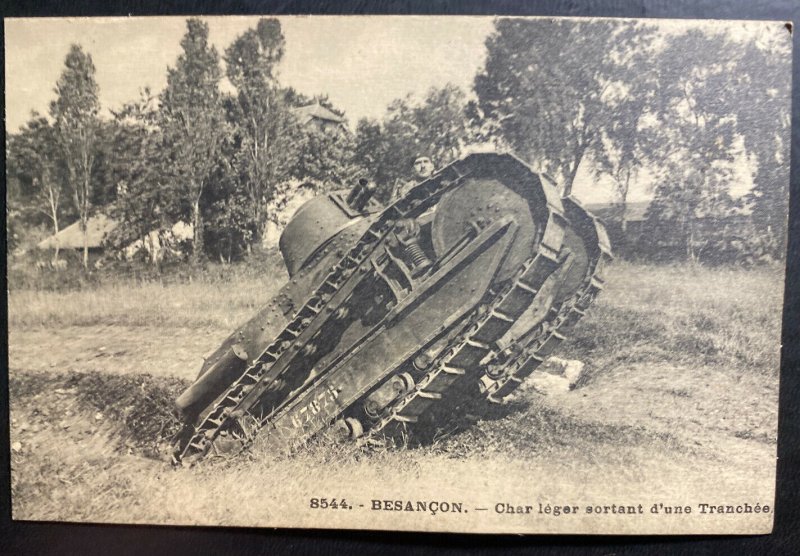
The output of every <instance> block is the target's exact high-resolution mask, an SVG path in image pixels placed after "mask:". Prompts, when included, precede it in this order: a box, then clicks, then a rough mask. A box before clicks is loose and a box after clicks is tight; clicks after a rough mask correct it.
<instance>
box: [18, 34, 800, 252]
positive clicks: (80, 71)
mask: <svg viewBox="0 0 800 556" xmlns="http://www.w3.org/2000/svg"><path fill="white" fill-rule="evenodd" d="M773 31H774V29H773ZM789 45H790V41H789V40H788V38H787V37H780V36H774V35H770V34H767V33H763V34H761V35H758V36H755V35H754V36H747V37H745V38H741V37H736V36H733V35H732V34H731V33H728V32H725V31H723V30H719V31H714V30H713V29H711V28H710V27H706V28H703V29H702V30H700V29H699V28H690V29H688V30H685V31H682V32H667V33H665V32H662V31H661V30H660V29H659V28H658V27H657V26H654V25H652V24H649V23H646V22H634V21H602V20H584V21H581V20H544V19H533V20H526V19H498V20H496V22H495V29H494V31H493V32H492V33H491V34H490V36H489V37H488V38H487V40H486V61H485V64H484V67H483V68H482V69H481V70H480V71H479V72H478V74H477V75H476V76H475V78H474V82H473V87H472V90H471V91H463V90H461V89H459V88H458V87H455V86H452V85H447V86H444V87H440V88H434V89H431V90H430V91H428V92H426V93H425V94H424V95H422V96H421V97H418V96H413V95H408V96H406V97H401V98H398V99H396V100H395V101H393V102H392V103H390V105H389V106H388V107H387V110H386V113H385V115H384V116H383V118H382V119H380V120H374V119H363V120H361V121H359V122H358V123H357V125H356V127H355V130H354V131H352V132H351V131H349V130H348V129H347V127H346V126H345V125H333V126H329V127H328V128H327V129H319V128H317V127H315V126H308V125H301V122H300V121H299V120H298V118H297V117H296V114H297V112H296V110H297V109H298V108H299V107H303V106H308V105H311V104H314V103H316V104H318V105H319V106H320V107H323V108H325V109H326V110H329V111H330V112H331V113H332V114H335V115H338V116H339V117H341V118H342V119H343V118H344V114H343V112H342V111H341V110H339V109H337V107H335V106H334V105H333V104H332V103H331V102H330V100H329V99H328V98H327V97H325V96H317V97H313V98H311V97H307V96H305V95H303V94H302V93H300V92H298V91H295V90H293V89H291V88H289V87H285V86H283V85H282V84H281V83H280V82H279V79H278V75H277V67H278V65H279V64H280V62H281V60H282V59H283V56H284V54H285V50H286V41H285V38H284V35H283V32H282V29H281V25H280V22H279V21H278V20H277V19H273V18H262V19H261V20H259V21H258V23H257V24H256V25H255V27H253V28H251V29H248V30H247V31H245V32H244V33H242V34H241V35H239V36H238V37H236V38H235V40H234V41H233V42H232V43H231V44H230V45H229V46H228V47H227V48H226V49H225V51H224V52H223V53H222V55H220V54H219V53H218V52H217V50H216V49H215V47H214V46H212V45H211V44H210V43H209V30H208V25H207V24H206V23H204V22H203V21H201V20H199V19H196V18H190V19H188V20H187V22H186V31H185V34H184V36H183V38H182V40H181V54H180V56H179V57H178V59H177V60H176V62H175V65H174V66H172V67H170V68H168V70H167V85H166V87H165V88H164V90H163V91H161V92H160V93H158V94H153V93H152V92H151V91H150V90H148V89H144V90H143V91H142V92H141V96H140V98H139V99H137V100H135V101H133V102H130V103H128V104H126V105H125V106H123V107H122V108H121V109H120V110H118V111H116V112H114V113H113V114H112V117H111V118H101V117H100V115H99V114H100V103H99V100H98V92H99V91H98V87H97V83H96V81H95V68H94V65H93V63H92V58H91V55H90V53H88V52H85V51H84V50H83V48H82V47H80V46H79V45H73V46H72V47H71V49H70V51H69V53H68V54H67V56H66V59H65V63H64V68H63V71H62V74H61V76H60V78H59V79H58V81H57V83H56V87H55V92H56V100H55V101H53V102H52V103H51V105H50V109H49V118H48V117H45V116H42V115H39V114H35V113H34V114H32V116H31V118H30V120H29V121H28V122H27V123H26V124H25V125H24V126H23V127H22V128H21V129H20V130H19V131H18V132H17V133H13V134H9V135H8V140H7V153H6V154H7V161H8V174H7V177H8V182H9V187H8V198H9V209H10V210H9V216H8V224H9V226H10V227H12V226H15V225H22V224H21V223H25V222H27V223H30V222H43V221H46V222H49V224H50V226H51V228H52V230H53V232H57V231H58V230H59V229H60V226H62V224H63V223H64V222H68V221H75V220H77V221H78V222H80V226H81V230H83V232H84V234H83V235H84V238H85V237H86V223H87V221H88V219H89V218H90V216H91V215H92V214H94V213H96V212H103V213H105V214H108V215H109V216H111V217H113V218H114V219H115V220H117V221H119V222H121V223H122V225H120V226H118V227H117V228H116V229H115V231H114V233H113V234H112V235H111V237H110V238H109V241H110V242H111V244H112V245H113V246H116V247H117V248H120V247H122V246H124V245H127V244H130V243H131V242H133V241H135V240H141V239H143V238H145V237H146V236H147V235H148V233H149V232H151V231H153V230H166V229H169V227H170V226H172V225H173V224H174V223H175V222H178V221H184V222H188V223H191V224H192V233H193V240H192V241H191V242H190V258H191V259H192V260H193V261H195V262H196V261H199V260H200V259H202V258H204V257H222V258H224V259H227V260H231V259H232V258H237V257H241V256H245V255H246V254H247V253H248V252H250V250H251V249H252V248H253V247H254V246H256V245H258V244H260V243H261V241H262V239H263V237H264V234H265V233H266V229H267V226H268V223H269V222H270V221H271V220H272V219H274V218H275V214H274V210H273V207H274V206H275V202H276V199H278V198H279V197H280V196H281V195H287V194H288V195H291V192H292V189H293V188H296V187H298V185H299V184H303V185H305V186H306V187H311V188H313V189H314V190H315V191H317V192H322V191H328V190H332V189H338V188H345V187H349V186H351V185H352V184H353V183H354V182H355V181H356V180H357V179H358V178H360V177H367V178H368V179H372V180H374V181H375V182H376V184H378V186H379V188H380V190H379V196H380V197H381V198H383V199H384V200H386V199H388V197H389V196H390V195H391V192H392V191H393V190H394V189H395V187H396V186H397V184H398V182H399V181H403V180H408V179H410V177H411V165H412V163H413V160H414V158H415V157H417V156H420V155H425V156H428V157H430V158H431V159H432V160H433V162H434V164H435V165H436V166H437V167H441V166H443V165H445V164H447V163H449V162H451V161H452V160H454V159H456V158H458V157H459V156H461V155H462V154H463V153H464V151H465V150H466V149H468V148H469V147H470V145H472V144H477V143H486V142H489V143H492V144H494V145H495V146H497V147H499V148H507V149H510V150H512V151H513V152H515V153H517V154H518V155H519V156H520V157H521V158H523V159H524V160H526V161H528V162H529V163H531V164H533V165H534V166H535V167H536V168H538V169H540V170H541V171H545V172H548V173H550V174H551V175H553V176H554V177H555V178H556V179H557V181H558V182H559V183H560V184H561V189H562V194H565V195H567V194H570V193H571V191H572V188H573V185H574V182H575V180H576V177H577V176H578V174H579V170H582V171H583V172H587V171H588V172H590V173H591V175H593V176H594V177H595V178H597V179H598V180H604V181H605V182H607V183H608V182H610V183H612V184H613V186H614V189H615V199H616V206H617V207H618V210H617V211H615V212H614V213H613V214H612V215H611V219H612V221H616V222H617V224H618V228H619V229H621V230H622V234H621V236H620V237H623V238H624V237H625V235H624V232H625V227H626V220H625V217H624V214H625V207H626V202H627V197H628V194H629V191H630V188H631V186H632V184H634V183H636V182H637V180H639V179H641V178H642V177H643V176H647V177H648V179H649V181H650V182H651V188H652V194H653V202H652V203H651V204H650V206H649V209H648V212H647V215H646V223H645V229H646V230H647V231H648V232H649V233H646V234H644V241H645V242H646V243H647V245H646V246H645V248H644V249H643V252H644V253H646V254H647V255H648V256H651V257H656V258H658V257H660V258H690V259H695V260H703V259H706V258H712V257H713V256H717V257H718V256H719V255H720V253H727V255H726V256H727V257H729V258H737V257H742V256H751V257H752V256H756V257H758V258H780V257H782V256H783V254H784V251H785V235H786V214H787V203H788V149H789V114H790V112H789V86H790V84H789V79H790V72H789V71H788V65H787V63H786V61H787V60H788V49H789V48H790V47H789ZM223 61H224V70H223V64H222V62H223ZM223 77H226V78H227V80H228V82H229V83H230V85H231V86H232V89H233V91H232V92H231V93H226V92H223V91H222V89H221V88H220V84H221V82H222V79H223ZM742 165H745V166H746V169H747V170H746V171H745V172H744V173H745V174H746V173H748V172H749V173H750V174H752V180H753V184H754V186H753V187H752V188H751V190H750V191H749V192H748V193H747V194H745V195H744V196H741V197H738V198H737V197H734V196H732V195H731V193H730V192H731V188H732V187H734V186H735V185H736V180H738V179H741V176H742V175H743V172H742V170H741V166H742ZM737 167H739V169H738V170H737ZM37 214H38V215H40V216H39V217H36V216H35V215H37ZM731 217H735V218H738V219H739V220H737V221H740V222H742V224H740V225H738V227H737V228H736V230H735V231H731V229H730V228H729V227H727V226H723V225H719V223H721V222H727V221H728V220H729V219H730V218H731ZM709 223H712V225H709ZM12 235H13V234H11V233H9V238H11V237H12ZM734 238H735V239H737V240H738V243H737V244H736V245H735V246H734V247H731V245H730V244H731V240H732V239H734ZM54 256H55V257H56V258H57V257H58V252H56V253H55V255H54ZM83 261H84V265H87V264H88V248H87V246H86V241H84V249H83Z"/></svg>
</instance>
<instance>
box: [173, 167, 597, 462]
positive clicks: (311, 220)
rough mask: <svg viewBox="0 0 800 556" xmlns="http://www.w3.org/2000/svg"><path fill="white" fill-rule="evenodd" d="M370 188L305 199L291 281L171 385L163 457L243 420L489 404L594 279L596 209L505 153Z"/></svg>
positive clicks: (233, 444) (348, 430) (277, 429)
mask: <svg viewBox="0 0 800 556" xmlns="http://www.w3.org/2000/svg"><path fill="white" fill-rule="evenodd" d="M375 189H376V188H375V186H374V185H373V184H371V183H369V182H367V181H365V180H362V181H360V182H359V183H358V184H357V185H356V186H355V187H354V188H353V189H352V190H351V191H349V192H337V193H332V194H328V195H324V196H319V197H317V198H314V199H312V200H310V201H308V202H307V203H306V204H304V205H303V206H302V207H301V208H300V209H299V210H298V211H297V213H296V214H295V216H294V217H293V218H292V220H291V221H290V222H289V223H288V225H287V226H286V228H285V230H284V232H283V234H282V236H281V238H280V250H281V253H282V255H283V258H284V261H285V263H286V268H287V270H288V273H289V281H288V282H287V283H286V284H285V285H284V286H283V288H282V289H281V290H280V291H279V293H278V294H277V295H276V296H275V297H273V298H272V299H270V300H269V301H268V302H267V303H266V305H265V306H264V307H263V308H262V309H261V310H260V311H259V312H258V313H257V314H256V315H255V316H254V317H253V318H252V319H251V320H250V321H248V322H247V323H245V324H244V325H243V326H242V327H241V328H239V329H238V330H237V331H235V332H234V333H233V334H232V335H231V336H230V337H228V338H227V339H226V340H225V341H224V342H223V344H222V345H221V346H220V347H219V348H218V349H217V350H216V351H215V352H214V353H213V354H212V355H211V356H210V357H208V358H207V359H206V361H205V363H204V364H203V366H202V369H201V370H200V374H199V376H198V378H197V380H196V381H195V382H194V384H192V385H191V386H190V387H189V388H188V389H187V390H186V391H185V392H184V393H183V394H182V395H181V396H180V397H179V398H178V399H177V400H176V406H177V409H178V411H179V413H180V416H181V419H182V420H183V422H184V423H185V425H184V427H183V430H182V431H181V432H180V433H179V435H178V436H177V440H176V442H175V446H174V453H173V461H174V463H176V464H179V463H192V462H195V461H197V460H199V459H201V458H203V457H205V456H206V455H214V454H223V453H224V454H230V453H235V452H238V451H240V450H241V449H243V448H245V447H247V446H248V445H250V444H251V443H252V442H253V441H254V440H255V439H256V436H257V435H258V440H259V442H265V443H266V444H267V445H268V447H269V449H274V450H281V451H292V450H295V449H297V448H298V447H301V446H303V445H304V444H305V443H307V442H308V441H309V440H310V439H312V438H314V437H315V436H318V435H320V434H322V433H323V432H324V433H326V434H327V433H333V434H334V435H335V436H337V437H339V438H341V439H342V440H344V441H348V440H349V441H357V440H359V441H361V442H364V441H365V440H370V439H374V440H375V441H377V442H384V441H385V440H386V439H393V438H399V437H407V436H408V435H413V434H415V427H420V426H422V423H423V422H428V421H429V420H425V419H422V420H421V418H422V417H426V416H430V415H437V416H442V415H447V416H449V418H456V419H457V418H458V415H457V412H458V411H459V410H460V408H461V407H462V406H463V402H464V401H465V400H467V399H470V400H474V399H477V400H484V402H485V403H501V402H503V400H504V399H505V398H506V397H507V396H508V395H509V394H511V393H512V392H513V391H514V390H515V389H516V388H517V387H518V386H519V384H520V383H521V382H522V381H523V380H524V379H525V377H527V376H529V375H530V374H531V373H532V372H533V371H534V370H535V369H536V367H537V366H538V365H539V364H540V363H541V362H542V361H544V360H545V359H546V358H547V357H548V356H549V355H550V354H551V353H553V352H554V351H555V350H556V349H557V347H558V345H559V344H560V343H561V342H562V341H563V340H564V339H565V338H566V335H567V334H568V333H569V330H570V328H571V327H572V326H574V324H575V323H576V322H577V321H578V320H579V319H580V318H581V317H582V316H583V315H584V313H585V311H586V310H587V309H588V307H589V306H590V305H591V303H592V302H593V300H594V299H595V297H596V296H597V294H598V293H599V292H600V291H601V290H602V288H603V268H604V265H605V264H606V263H607V262H608V261H609V260H610V259H611V249H610V245H609V241H608V237H607V234H606V232H605V229H604V227H603V225H602V223H601V222H600V221H599V220H598V219H597V218H595V217H594V216H592V215H591V214H590V213H588V212H587V211H586V210H585V209H583V208H582V207H581V206H580V205H579V204H578V203H577V202H576V201H575V200H573V199H571V198H561V197H560V196H559V195H558V192H557V189H556V187H555V184H554V183H553V182H552V181H551V180H549V179H548V178H546V177H545V176H544V175H539V174H537V173H536V172H534V171H533V170H531V169H530V168H529V167H528V166H527V165H526V164H525V163H523V162H522V161H521V160H519V159H518V158H516V157H514V156H513V155H511V154H496V153H491V154H490V153H484V154H472V155H469V156H466V157H464V158H462V159H460V160H458V161H456V162H454V163H452V164H450V165H448V166H446V167H444V168H442V169H441V170H439V171H438V172H436V173H434V174H433V175H432V176H431V177H430V178H428V179H425V180H424V181H421V182H420V183H418V184H417V185H416V186H415V187H413V188H412V189H411V190H410V191H408V192H407V193H406V194H405V195H404V196H402V197H401V198H399V199H396V200H393V201H392V202H390V204H388V205H387V206H383V205H381V204H380V203H379V202H378V201H376V200H375V198H374V193H375Z"/></svg>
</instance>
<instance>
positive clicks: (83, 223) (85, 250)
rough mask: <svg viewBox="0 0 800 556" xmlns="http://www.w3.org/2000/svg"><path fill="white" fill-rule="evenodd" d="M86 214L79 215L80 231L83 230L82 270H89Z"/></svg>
mask: <svg viewBox="0 0 800 556" xmlns="http://www.w3.org/2000/svg"><path fill="white" fill-rule="evenodd" d="M88 220H89V219H88V217H87V215H86V214H82V215H81V232H83V270H89V226H88V225H87V224H88Z"/></svg>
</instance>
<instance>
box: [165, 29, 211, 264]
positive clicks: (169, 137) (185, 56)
mask: <svg viewBox="0 0 800 556" xmlns="http://www.w3.org/2000/svg"><path fill="white" fill-rule="evenodd" d="M181 48H182V49H183V52H182V53H181V55H180V56H179V57H178V61H177V63H176V65H175V67H174V68H169V69H168V70H167V86H166V88H165V89H164V91H163V92H162V93H161V99H160V100H161V108H160V111H159V119H160V121H159V126H160V128H161V132H162V133H163V141H164V146H165V147H166V148H167V151H166V152H165V153H164V154H165V156H166V162H167V163H166V167H165V168H164V171H165V172H166V174H165V176H164V177H165V178H166V179H171V180H173V182H174V183H175V184H176V186H177V188H178V190H179V193H180V197H181V199H182V200H184V201H185V202H187V203H188V205H189V206H188V212H189V213H190V214H191V222H192V227H193V242H192V260H193V262H195V263H196V262H197V261H198V260H199V258H200V256H201V255H202V253H203V217H202V212H201V201H202V198H203V194H204V192H205V191H206V190H207V188H208V187H209V182H210V178H211V176H212V173H213V172H214V170H215V168H216V166H217V165H219V163H220V157H219V154H220V149H221V145H222V143H223V141H224V140H225V138H226V126H225V119H224V114H223V111H222V102H221V93H220V90H219V82H220V79H221V77H222V70H221V69H220V66H219V55H218V54H217V51H216V49H215V48H214V47H213V46H210V45H209V43H208V24H206V23H203V22H202V21H200V20H199V19H196V18H190V19H188V20H187V21H186V34H185V35H184V36H183V38H182V39H181Z"/></svg>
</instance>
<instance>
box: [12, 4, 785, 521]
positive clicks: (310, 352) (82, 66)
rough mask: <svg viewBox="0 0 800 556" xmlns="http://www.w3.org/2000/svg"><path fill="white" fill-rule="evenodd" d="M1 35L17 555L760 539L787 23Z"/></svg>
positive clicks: (309, 23) (58, 26) (187, 28)
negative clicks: (453, 541)
mask: <svg viewBox="0 0 800 556" xmlns="http://www.w3.org/2000/svg"><path fill="white" fill-rule="evenodd" d="M4 26H5V98H6V105H5V114H6V119H5V125H6V137H5V139H6V153H5V156H6V176H5V179H6V201H7V214H6V233H7V261H6V262H7V279H8V293H7V295H8V382H9V409H10V417H9V418H10V438H9V439H8V442H9V447H10V453H11V503H12V517H13V519H14V520H22V521H66V522H89V523H118V524H156V525H202V526H237V527H284V528H304V529H309V528H313V529H349V530H352V529H371V530H395V531H439V532H466V533H483V534H500V533H506V534H507V533H515V534H517V533H521V534H526V533H527V534H542V533H546V534H604V535H606V534H615V535H634V534H635V535H650V534H653V535H672V534H714V535H716V534H725V535H730V534H762V533H769V532H770V531H771V530H772V527H773V518H774V513H775V478H776V457H777V442H778V427H777V425H778V392H779V371H780V362H781V326H782V310H783V301H784V300H783V293H784V277H785V267H786V252H787V229H788V225H787V221H788V211H789V208H788V207H789V149H790V134H791V133H790V132H791V129H790V127H791V126H790V120H791V106H790V104H791V67H792V59H791V41H792V25H791V23H787V22H782V21H743V20H742V21H734V20H727V21H723V20H668V19H622V18H616V19H612V18H605V19H604V18H560V17H504V16H496V17H489V16H263V17H262V16H187V17H178V16H169V17H166V16H161V17H117V18H113V17H105V18H99V17H98V18H18V19H5V20H4ZM44 37H46V40H43V38H44ZM3 441H4V442H5V440H3Z"/></svg>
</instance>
